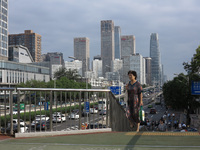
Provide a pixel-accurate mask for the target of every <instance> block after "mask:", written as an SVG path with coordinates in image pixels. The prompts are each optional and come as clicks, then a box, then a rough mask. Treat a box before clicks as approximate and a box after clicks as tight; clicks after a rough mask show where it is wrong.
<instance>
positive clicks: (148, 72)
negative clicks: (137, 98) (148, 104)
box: [144, 57, 152, 85]
mask: <svg viewBox="0 0 200 150" xmlns="http://www.w3.org/2000/svg"><path fill="white" fill-rule="evenodd" d="M144 59H145V67H146V69H145V70H146V73H145V74H146V84H147V85H152V83H151V57H144Z"/></svg>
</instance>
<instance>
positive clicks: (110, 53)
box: [101, 20, 115, 77]
mask: <svg viewBox="0 0 200 150" xmlns="http://www.w3.org/2000/svg"><path fill="white" fill-rule="evenodd" d="M114 57H115V45H114V22H113V21H112V20H103V21H101V59H102V73H103V77H105V73H106V72H110V70H111V62H112V61H113V60H114Z"/></svg>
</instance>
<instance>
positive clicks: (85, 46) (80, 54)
mask: <svg viewBox="0 0 200 150" xmlns="http://www.w3.org/2000/svg"><path fill="white" fill-rule="evenodd" d="M74 57H75V58H76V59H77V60H79V61H82V63H83V65H82V74H83V75H84V76H85V77H86V72H87V71H89V67H90V40H89V38H87V37H78V38H74Z"/></svg>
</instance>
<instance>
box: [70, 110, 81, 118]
mask: <svg viewBox="0 0 200 150" xmlns="http://www.w3.org/2000/svg"><path fill="white" fill-rule="evenodd" d="M68 117H69V119H79V109H74V110H72V112H71V113H70V114H69V116H68Z"/></svg>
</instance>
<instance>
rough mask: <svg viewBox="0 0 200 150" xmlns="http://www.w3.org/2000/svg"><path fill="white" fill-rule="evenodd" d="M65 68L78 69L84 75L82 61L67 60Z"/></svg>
mask: <svg viewBox="0 0 200 150" xmlns="http://www.w3.org/2000/svg"><path fill="white" fill-rule="evenodd" d="M65 68H66V69H67V70H76V71H77V72H78V74H79V75H80V76H83V75H82V61H79V60H74V61H70V62H68V61H65Z"/></svg>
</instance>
